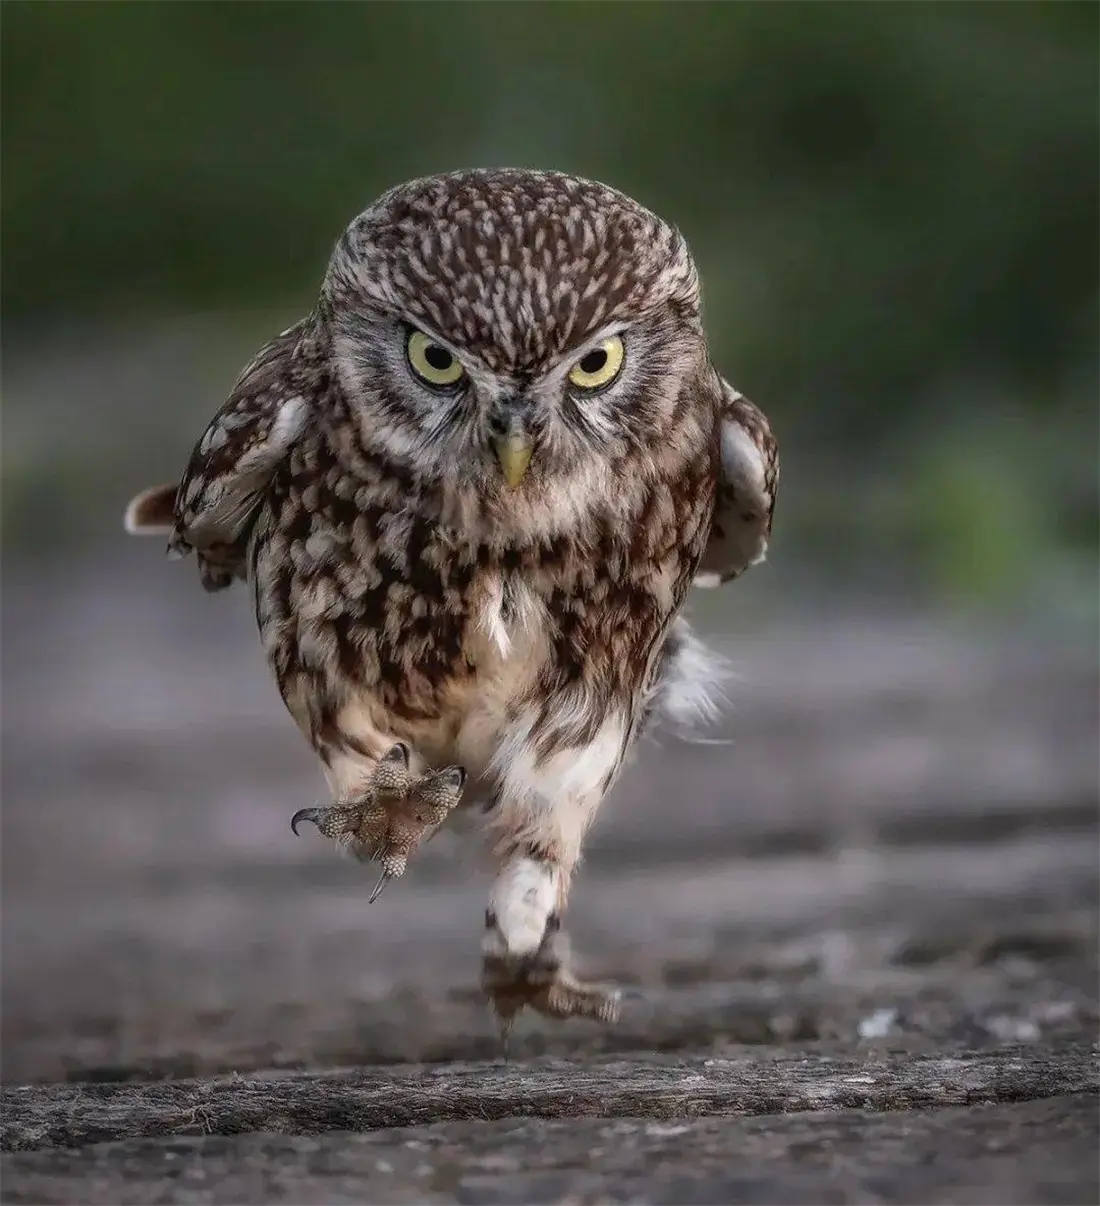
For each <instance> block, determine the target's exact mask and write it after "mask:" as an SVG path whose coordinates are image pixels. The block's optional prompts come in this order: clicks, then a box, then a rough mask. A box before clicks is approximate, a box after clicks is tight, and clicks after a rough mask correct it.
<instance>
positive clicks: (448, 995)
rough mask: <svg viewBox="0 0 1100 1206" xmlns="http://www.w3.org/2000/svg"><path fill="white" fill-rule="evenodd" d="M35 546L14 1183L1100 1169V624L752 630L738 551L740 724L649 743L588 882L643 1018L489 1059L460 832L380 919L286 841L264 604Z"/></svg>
mask: <svg viewBox="0 0 1100 1206" xmlns="http://www.w3.org/2000/svg"><path fill="white" fill-rule="evenodd" d="M17 568H18V569H19V572H18V573H12V572H11V567H10V566H9V565H5V578H4V583H3V586H4V623H5V636H6V638H7V639H6V641H5V650H4V673H3V690H4V705H5V706H4V726H3V742H4V751H3V753H4V799H3V806H4V807H3V846H2V851H0V853H2V858H3V882H2V888H3V949H2V957H3V973H4V974H3V1017H2V1026H3V1031H2V1039H3V1043H2V1051H0V1056H2V1064H3V1078H4V1112H3V1147H4V1155H3V1162H4V1164H3V1196H4V1200H5V1201H12V1202H57V1203H73V1202H103V1203H107V1202H134V1203H139V1202H140V1203H146V1202H181V1203H182V1202H226V1203H235V1202H271V1201H285V1202H352V1201H364V1200H383V1201H393V1202H404V1201H408V1202H413V1201H430V1202H436V1201H439V1202H497V1201H500V1202H505V1201H518V1200H522V1199H526V1200H532V1201H536V1202H537V1201H548V1202H549V1201H554V1202H604V1201H634V1202H642V1201H655V1202H684V1203H689V1202H717V1201H728V1202H748V1201H751V1202H754V1203H755V1202H761V1203H767V1202H775V1203H779V1202H834V1201H835V1202H861V1203H862V1202H899V1203H902V1202H905V1203H907V1202H912V1203H917V1202H944V1203H947V1202H958V1203H971V1202H973V1203H978V1202H990V1203H992V1202H1001V1201H1006V1202H1010V1203H1011V1202H1019V1203H1023V1202H1027V1203H1045V1202H1050V1203H1062V1202H1065V1203H1076V1202H1091V1201H1094V1200H1096V1198H1097V1192H1098V1186H1097V1175H1096V1170H1097V1159H1096V1156H1097V1143H1098V1140H1097V1125H1096V1123H1097V1097H1096V1093H1097V1088H1098V1072H1097V1066H1096V1052H1097V1046H1096V1039H1097V996H1098V993H1097V976H1098V963H1097V938H1098V924H1097V890H1098V879H1100V877H1098V861H1100V856H1098V846H1097V816H1098V787H1097V761H1098V758H1097V755H1098V736H1097V734H1098V729H1100V723H1098V706H1097V705H1098V679H1097V669H1096V658H1095V651H1094V650H1092V649H1091V648H1090V649H1081V648H1076V647H1072V646H1069V645H1066V644H1064V643H1063V644H1059V643H1057V642H1053V641H1049V640H1039V638H1037V637H1034V636H1033V635H1031V636H1029V635H1027V634H1023V635H1021V634H1019V633H1016V634H1010V635H1009V636H1007V637H998V636H996V635H995V634H993V633H989V632H986V633H979V632H975V631H960V630H959V629H957V628H952V627H950V626H945V625H932V624H929V623H928V622H927V621H924V622H919V623H918V622H914V621H902V620H898V619H891V620H882V619H871V618H865V619H861V620H860V621H859V622H856V620H855V619H854V618H853V617H852V616H851V615H847V616H844V617H842V618H841V619H839V620H833V619H827V618H820V619H817V620H815V621H814V622H813V623H812V624H809V623H805V622H801V623H795V622H791V621H788V620H783V619H781V618H780V619H776V618H774V617H773V618H772V619H771V620H770V621H769V622H768V623H767V624H766V625H765V624H764V623H762V622H760V621H759V617H760V615H761V614H762V612H763V611H764V610H765V609H764V608H763V607H762V606H761V605H760V603H759V601H758V600H757V599H756V597H755V596H754V593H753V592H754V589H755V588H754V587H753V585H752V584H751V583H749V582H748V581H747V580H746V583H745V587H744V589H742V590H740V591H739V595H740V601H739V604H738V606H739V607H741V608H743V611H742V612H741V614H742V615H743V616H744V617H745V619H744V622H743V631H742V632H741V634H740V635H739V636H737V637H736V638H734V637H733V636H731V635H730V634H729V633H728V628H727V632H726V636H725V638H724V641H723V642H722V643H724V645H725V646H726V649H727V651H729V650H732V651H733V652H734V653H735V655H736V661H737V670H738V674H739V679H738V682H737V683H736V685H735V688H734V698H733V706H732V708H731V713H730V719H729V722H728V724H727V726H726V728H724V729H723V730H722V731H721V732H718V733H716V734H714V736H716V737H718V738H721V739H728V738H732V739H733V740H732V743H730V744H703V745H685V744H682V743H677V742H674V741H670V740H664V741H662V742H661V743H660V744H656V743H651V744H650V745H648V746H647V748H646V749H645V751H644V752H643V753H642V755H641V757H640V759H639V760H638V763H637V764H636V766H635V767H634V768H633V769H632V770H631V772H630V773H629V774H628V776H627V778H626V780H625V781H624V783H623V785H622V787H621V789H620V791H619V792H618V793H617V796H616V798H615V799H614V800H613V801H612V802H611V804H610V805H609V807H608V809H607V810H606V812H605V814H604V816H603V817H601V820H600V824H599V827H598V828H597V830H596V832H595V834H594V835H593V836H594V840H593V843H592V846H591V854H590V857H589V859H588V861H587V863H586V865H585V867H584V869H583V871H582V874H581V878H580V880H579V883H578V887H577V890H576V893H575V897H574V901H573V904H572V908H571V912H570V917H569V924H570V928H571V931H572V933H573V936H574V943H575V946H576V947H577V949H578V951H579V955H580V958H581V963H582V967H583V969H584V970H585V971H587V972H589V973H591V974H593V975H595V976H599V977H601V978H607V979H615V980H618V981H619V982H621V983H623V984H624V985H625V986H626V987H627V999H626V1001H625V1007H624V1011H623V1019H622V1022H621V1023H620V1025H619V1026H618V1027H616V1028H614V1029H609V1030H603V1029H599V1028H596V1027H594V1026H592V1025H591V1024H587V1023H570V1024H567V1025H560V1024H554V1023H550V1022H543V1021H541V1020H537V1019H534V1020H530V1019H529V1020H527V1021H526V1022H525V1023H523V1024H522V1025H521V1027H520V1028H519V1031H518V1033H517V1035H516V1038H515V1040H514V1043H513V1059H512V1062H511V1064H509V1065H507V1066H505V1065H503V1064H502V1063H501V1061H500V1059H499V1050H498V1047H497V1043H496V1039H495V1034H494V1031H493V1028H492V1026H491V1024H490V1022H489V1019H488V1017H487V1015H486V1011H485V1007H484V1004H483V1003H482V1001H481V1000H480V998H479V996H478V994H477V992H476V989H475V983H476V973H477V946H478V941H479V938H480V919H481V913H482V910H483V908H484V902H485V895H486V891H487V886H488V878H487V874H486V870H485V868H484V866H483V865H482V864H481V862H480V860H479V858H478V857H477V853H476V851H477V844H476V841H475V840H474V839H473V838H472V837H471V836H470V835H467V836H466V837H462V836H460V835H457V834H450V833H442V834H440V835H439V837H438V838H436V839H435V840H433V842H432V843H431V845H430V846H429V847H428V848H427V849H426V850H425V851H424V853H423V857H422V858H421V859H420V860H419V861H418V863H417V865H416V866H414V867H412V868H411V869H410V871H409V874H408V875H407V876H406V878H405V880H404V881H403V882H402V883H401V884H400V885H396V886H395V887H394V888H391V890H390V891H389V892H388V893H387V894H386V895H385V896H383V898H382V900H381V901H379V902H378V903H377V904H376V905H374V906H371V907H370V908H369V909H368V908H367V906H366V903H365V896H366V893H367V892H368V891H369V888H370V886H371V885H370V884H369V883H367V882H366V880H365V879H364V877H363V875H362V871H361V869H360V868H358V867H356V866H355V865H354V864H349V863H344V862H340V861H338V860H336V859H334V857H333V856H332V854H331V851H330V850H329V849H328V847H327V846H326V845H325V843H323V842H322V841H320V840H316V839H315V840H308V839H306V838H302V839H299V840H297V841H296V840H295V839H294V838H293V837H292V836H291V835H290V831H289V826H288V821H289V817H290V814H291V813H292V812H293V811H294V810H295V809H296V808H298V807H300V806H302V805H303V804H309V803H312V802H315V801H317V800H319V799H320V798H321V796H322V783H321V780H320V776H319V775H318V774H317V772H316V769H315V767H314V766H313V765H312V762H311V760H310V757H309V755H308V752H307V751H306V750H305V748H304V746H303V745H302V744H301V742H300V739H299V738H298V736H297V734H296V733H295V732H294V730H293V728H292V727H291V725H290V723H289V721H288V720H287V719H286V718H285V716H284V715H283V714H282V712H281V710H280V706H279V704H278V700H277V698H276V696H275V693H274V689H273V687H272V686H271V684H270V682H269V681H268V679H267V677H266V671H265V669H264V666H263V663H262V659H261V658H260V657H259V653H258V650H257V648H256V644H255V637H254V633H253V631H252V628H251V625H250V623H249V621H248V617H247V614H246V609H245V607H244V601H243V597H240V596H238V597H233V596H229V597H225V598H206V597H204V596H203V595H202V593H201V591H199V590H198V589H197V587H196V586H195V583H194V582H193V580H192V577H193V575H192V573H191V567H189V566H168V565H164V564H162V563H161V562H160V560H159V557H158V556H157V555H156V550H153V549H151V546H149V545H136V544H135V545H132V546H126V548H125V550H124V551H122V552H121V553H112V554H110V555H109V556H107V557H105V558H104V559H102V560H100V561H98V562H97V563H96V564H94V565H90V564H89V565H85V564H75V565H69V566H66V567H64V569H61V568H57V567H52V566H48V565H45V566H39V567H35V568H31V567H27V566H22V567H17ZM139 595H143V596H144V597H141V598H139ZM731 598H732V596H731ZM708 606H714V605H713V604H711V603H709V602H708ZM704 618H705V619H706V618H708V616H707V615H704ZM709 618H710V619H711V620H712V621H713V618H714V617H713V615H710V616H709ZM13 632H17V633H20V634H21V639H20V640H18V641H13V640H11V634H12V633H13Z"/></svg>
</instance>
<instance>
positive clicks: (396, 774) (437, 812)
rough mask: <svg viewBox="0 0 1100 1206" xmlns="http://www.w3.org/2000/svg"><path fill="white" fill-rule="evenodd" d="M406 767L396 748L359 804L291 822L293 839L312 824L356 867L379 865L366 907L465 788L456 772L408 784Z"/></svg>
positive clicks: (308, 812)
mask: <svg viewBox="0 0 1100 1206" xmlns="http://www.w3.org/2000/svg"><path fill="white" fill-rule="evenodd" d="M408 767H409V750H408V747H407V746H405V745H403V744H401V743H398V744H397V745H395V746H393V747H392V748H391V749H390V750H389V752H388V753H387V754H386V755H385V757H384V758H382V759H381V761H380V762H379V763H378V766H377V768H376V769H375V773H374V775H373V776H372V777H371V780H370V782H369V783H368V785H367V790H366V792H365V793H364V795H363V796H362V797H361V798H359V799H357V800H349V801H348V802H346V803H340V804H334V805H332V806H331V807H330V808H301V809H299V810H298V811H297V812H296V813H295V814H294V816H293V817H292V818H291V821H290V827H291V829H293V831H294V832H295V833H297V832H298V825H299V823H300V822H301V821H312V822H313V823H314V824H315V825H316V826H317V828H318V830H319V831H320V832H321V834H322V835H323V836H324V837H327V838H331V839H333V840H335V841H336V842H337V843H339V845H341V846H343V847H345V848H346V849H347V850H349V851H350V852H351V853H352V854H353V855H354V856H355V857H356V858H357V859H359V860H360V861H361V862H380V863H381V864H382V875H381V878H380V879H379V880H378V883H377V884H376V885H375V887H374V891H373V892H372V893H371V895H370V898H369V903H373V902H374V901H376V900H377V899H378V897H379V896H381V894H382V891H383V889H384V888H385V886H386V884H387V883H389V881H390V880H391V879H397V878H399V877H400V876H402V875H403V874H404V873H405V867H406V864H407V862H408V859H409V858H410V857H411V856H412V854H413V853H414V852H415V851H416V850H417V849H418V848H419V847H420V845H421V844H422V843H423V842H425V841H426V840H427V839H428V838H430V837H431V836H432V834H433V833H435V831H436V830H437V829H438V828H439V826H440V825H442V824H443V822H444V821H445V820H446V819H447V817H448V816H449V815H450V814H451V812H452V811H453V810H454V808H455V807H456V806H457V804H458V802H459V800H460V799H461V796H462V788H463V787H464V785H465V782H466V772H465V771H464V770H463V769H462V768H461V767H458V766H448V767H445V768H444V769H443V770H439V771H429V772H428V773H427V774H424V775H421V776H420V777H419V778H412V777H411V776H410V775H409V770H408Z"/></svg>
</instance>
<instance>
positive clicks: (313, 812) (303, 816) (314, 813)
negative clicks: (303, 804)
mask: <svg viewBox="0 0 1100 1206" xmlns="http://www.w3.org/2000/svg"><path fill="white" fill-rule="evenodd" d="M324 811H325V809H323V808H299V809H298V811H297V812H296V813H295V814H294V815H293V816H292V817H291V818H290V828H291V829H292V830H293V831H294V836H295V837H298V836H299V834H298V822H299V821H312V822H313V823H314V825H316V826H317V828H318V829H320V827H321V816H322V814H323V813H324Z"/></svg>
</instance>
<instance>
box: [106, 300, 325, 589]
mask: <svg viewBox="0 0 1100 1206" xmlns="http://www.w3.org/2000/svg"><path fill="white" fill-rule="evenodd" d="M305 323H306V320H304V319H303V321H302V322H300V323H297V324H296V325H295V326H293V327H291V328H290V329H289V330H288V331H284V332H283V333H282V334H281V335H279V336H278V337H277V338H275V339H273V340H272V341H271V342H270V343H268V344H265V345H264V347H263V348H262V349H261V350H260V351H259V352H258V353H257V355H256V356H255V357H254V358H253V360H252V362H251V363H250V364H249V365H248V367H247V368H246V369H245V370H244V372H243V373H242V374H241V376H240V378H239V379H238V381H237V384H236V385H235V386H234V387H233V392H232V393H231V394H230V395H229V398H228V399H227V401H226V403H225V405H224V406H223V407H222V408H221V410H219V411H218V413H217V414H216V415H215V416H214V418H213V419H212V420H211V422H210V424H209V426H208V427H207V428H206V431H205V432H203V435H202V437H201V439H200V440H199V442H198V443H197V444H196V445H195V448H194V451H193V452H192V453H191V459H190V461H189V462H188V465H187V469H186V471H185V472H184V474H183V479H182V480H181V481H180V483H179V485H178V486H176V485H167V486H154V487H152V488H151V489H148V490H143V491H142V493H140V494H138V495H137V496H136V497H135V498H133V499H132V500H131V502H130V505H129V506H128V507H127V508H126V516H125V521H124V522H125V527H126V530H127V531H128V532H130V533H132V534H134V535H156V534H165V533H166V534H167V535H168V550H169V552H170V553H171V554H174V555H175V556H177V557H184V556H186V555H187V554H188V553H189V552H191V551H192V549H193V550H194V551H195V553H196V557H197V560H198V563H199V573H200V576H201V578H202V583H203V586H205V587H206V589H207V590H222V589H224V588H225V587H227V586H229V585H231V584H232V582H233V580H234V579H235V578H243V577H244V576H245V557H246V551H247V545H248V538H249V535H250V533H251V531H252V525H253V523H254V522H255V519H256V515H257V513H258V512H259V509H260V505H261V503H262V502H263V498H264V494H265V492H266V490H267V488H268V486H269V485H270V484H271V480H272V478H273V477H274V475H275V472H276V470H277V469H278V468H279V466H280V465H281V464H282V462H283V460H284V458H285V457H286V456H287V454H288V453H289V452H290V449H291V448H292V447H293V445H294V443H295V442H296V441H297V440H298V438H299V437H300V436H301V434H302V431H303V430H304V428H305V425H306V421H307V418H308V413H309V403H308V401H307V398H306V395H305V393H304V392H302V390H301V388H300V377H301V374H300V372H299V371H298V370H299V365H298V364H297V362H296V356H295V353H296V351H297V349H298V346H299V342H300V338H301V335H302V331H303V328H304V326H305Z"/></svg>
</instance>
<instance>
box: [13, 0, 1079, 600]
mask: <svg viewBox="0 0 1100 1206" xmlns="http://www.w3.org/2000/svg"><path fill="white" fill-rule="evenodd" d="M2 34H3V76H2V101H3V106H2V120H3V144H2V153H3V282H2V284H3V289H2V302H3V309H4V322H5V347H6V350H8V349H11V348H12V347H13V346H19V344H20V341H21V340H22V339H23V338H24V335H25V333H26V332H29V331H41V330H42V329H43V328H47V329H48V327H49V325H50V324H59V323H62V322H63V323H66V324H69V325H70V326H71V325H72V324H74V323H75V324H78V325H79V324H89V323H91V322H93V321H95V322H104V321H109V322H113V323H115V324H120V323H121V324H129V323H134V322H136V321H141V322H147V321H148V320H149V319H150V318H151V317H152V316H154V315H158V314H159V315H161V316H163V317H165V318H168V317H170V316H171V315H173V314H178V313H183V312H188V313H195V312H206V311H212V310H215V309H219V310H226V311H230V310H240V311H249V310H256V309H259V308H263V309H265V310H271V309H281V308H282V307H283V306H284V305H285V306H286V312H287V315H288V316H289V317H293V316H294V314H295V312H301V311H303V310H304V309H305V308H306V307H307V306H308V304H309V302H310V300H311V296H312V293H313V290H314V289H315V287H316V285H317V283H318V281H319V278H320V275H321V273H322V271H323V268H324V263H325V260H326V258H327V255H328V252H329V249H330V247H331V245H332V243H333V242H334V241H335V239H336V237H337V235H338V233H339V231H340V230H341V228H342V227H343V225H344V224H345V223H346V222H347V221H348V220H349V219H350V218H351V217H352V216H353V215H354V213H355V212H357V211H358V210H359V209H360V208H361V207H362V206H364V205H365V204H367V203H368V202H369V201H370V200H371V199H372V198H373V197H374V196H375V195H377V194H378V193H379V192H381V191H382V190H383V189H384V188H386V187H388V186H389V185H391V184H393V183H396V182H397V181H399V180H402V179H405V178H408V177H411V176H415V175H421V174H426V173H429V172H435V171H440V170H445V169H449V168H454V167H459V166H466V165H471V164H475V163H476V164H503V163H510V164H521V165H531V166H555V167H560V168H564V169H567V170H572V171H575V172H579V173H582V174H586V175H590V176H593V177H596V178H598V179H602V180H605V181H607V182H609V183H612V184H614V185H616V186H617V187H620V188H622V189H624V190H625V191H627V192H629V193H632V194H633V195H635V196H637V197H638V198H639V199H640V200H641V201H643V202H644V203H646V204H648V205H650V206H651V207H652V208H654V209H657V210H658V211H660V212H662V213H663V214H665V215H666V216H668V217H670V218H672V219H673V220H674V221H676V222H677V223H678V224H679V225H680V226H681V227H682V228H683V230H684V231H685V233H686V234H687V236H688V238H689V240H690V242H691V244H692V246H693V248H694V249H695V252H696V255H697V258H698V259H699V262H700V265H701V268H702V272H703V279H704V285H705V297H706V302H707V308H708V327H709V329H710V331H711V335H712V340H713V343H714V346H715V354H716V359H717V360H718V361H719V363H720V364H721V365H722V366H723V367H724V368H726V370H727V372H728V373H729V375H730V376H731V377H732V378H733V379H734V380H735V381H736V382H737V383H738V384H739V385H740V386H741V387H742V388H744V389H745V390H746V392H748V393H749V394H750V396H753V397H756V398H758V399H759V400H760V401H761V402H762V403H763V404H764V405H765V407H766V409H767V410H768V411H769V413H770V414H771V415H772V417H773V420H774V422H775V423H776V426H777V428H778V431H779V435H780V438H781V440H782V442H783V446H784V452H785V477H784V485H783V490H784V493H783V497H782V500H781V504H780V511H779V516H778V519H777V523H778V524H779V525H780V526H778V528H777V553H778V552H779V551H780V550H782V548H783V544H782V542H781V541H780V539H779V538H780V536H782V537H783V539H787V533H788V532H790V533H791V536H790V538H791V539H792V540H794V541H795V542H796V543H797V545H798V547H799V548H800V549H802V550H803V553H802V555H804V556H806V557H807V558H812V557H813V556H814V555H815V554H816V556H817V557H818V559H819V560H820V561H821V563H822V564H823V565H831V566H834V567H837V568H838V569H840V570H844V571H845V572H848V571H853V572H857V571H858V570H859V569H860V567H863V568H864V569H866V568H867V567H868V566H873V565H874V564H877V562H878V560H879V559H880V558H885V559H887V560H889V559H890V558H893V559H895V560H899V559H900V561H901V562H902V563H903V564H904V566H906V567H908V569H909V570H910V571H912V573H913V574H914V575H915V576H916V577H917V578H920V577H927V578H928V579H929V580H930V581H931V580H936V579H937V576H938V577H939V579H942V581H944V582H946V583H948V584H952V585H954V586H956V587H959V588H961V589H963V590H964V591H965V590H967V589H970V588H971V587H973V588H974V589H975V590H978V591H979V592H981V591H982V590H984V589H987V588H988V589H989V590H992V591H1001V590H1004V591H1008V592H1011V591H1013V590H1015V589H1017V587H1018V585H1019V580H1020V579H1021V576H1023V577H1024V578H1026V576H1027V574H1028V573H1031V572H1038V570H1037V569H1036V566H1037V564H1038V563H1037V562H1036V561H1035V558H1036V557H1037V556H1038V557H1039V559H1040V560H1041V557H1042V553H1043V550H1044V549H1047V548H1049V549H1051V550H1052V551H1054V552H1058V551H1059V550H1061V549H1064V548H1074V547H1076V548H1078V549H1081V550H1085V551H1086V552H1087V554H1088V555H1090V556H1091V554H1092V553H1093V552H1094V551H1095V544H1096V536H1097V532H1096V506H1097V486H1096V442H1097V431H1096V418H1097V410H1096V402H1097V388H1098V377H1097V325H1098V320H1100V308H1098V301H1097V298H1098V272H1097V269H1098V263H1100V242H1098V231H1100V227H1098V213H1100V206H1098V200H1100V196H1098V182H1100V171H1098V136H1100V126H1098V112H1097V99H1098V87H1100V80H1098V51H1097V46H1098V41H1100V39H1098V34H1100V7H1098V6H1097V5H1095V4H1093V3H1003V4H1001V3H983V4H946V3H945V4H932V3H913V4H909V3H890V4H886V3H878V4H871V3H845V4H840V3H835V4H824V3H720V4H703V3H675V4H674V3H610V2H605V3H470V2H465V3H438V2H437V3H417V2H412V0H405V2H399V3H324V4H322V3H266V4H248V3H140V4H134V3H102V2H100V3H32V2H22V0H6V2H5V3H4V5H3V10H2ZM292 299H293V300H292ZM27 338H28V339H29V338H30V336H27ZM28 346H30V345H29V344H28ZM251 351H252V347H251V346H249V347H245V346H243V345H242V346H240V347H239V348H238V349H237V353H236V360H237V362H238V363H243V361H244V360H246V359H247V358H248V356H249V354H250V353H251ZM5 400H6V403H7V405H8V406H9V407H18V406H19V405H20V404H21V403H20V397H19V395H18V393H15V394H13V393H12V392H11V391H10V390H9V391H8V393H7V394H6V398H5ZM217 402H218V398H217V397H216V396H213V397H210V398H207V399H202V400H201V406H199V407H198V409H196V410H195V411H194V413H193V414H192V415H189V422H191V423H192V426H193V425H194V423H195V422H201V421H204V420H205V417H206V415H207V414H208V413H210V412H212V410H213V409H214V407H215V406H216V404H217ZM197 434H198V430H192V431H191V438H193V437H194V436H196V435H197ZM176 451H177V452H178V454H179V457H178V459H180V461H181V463H182V459H183V457H184V455H185V453H186V449H184V448H179V449H177V450H176ZM21 513H22V512H18V511H17V515H18V514H21ZM18 526H19V525H18V524H16V527H18ZM6 530H7V531H8V532H9V533H10V532H11V531H12V524H11V523H9V522H7V521H6ZM1059 555H1060V553H1059ZM1029 566H1030V567H1031V568H1030V569H1029Z"/></svg>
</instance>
